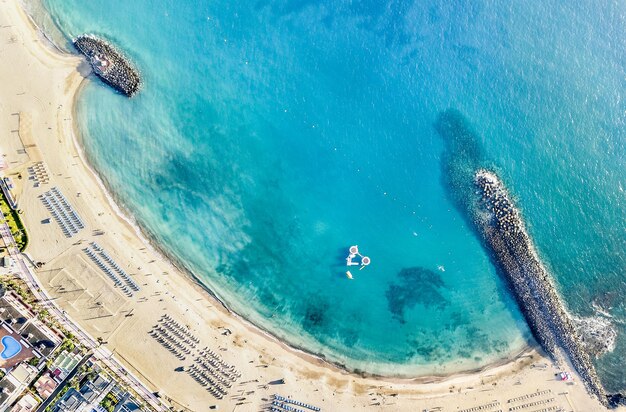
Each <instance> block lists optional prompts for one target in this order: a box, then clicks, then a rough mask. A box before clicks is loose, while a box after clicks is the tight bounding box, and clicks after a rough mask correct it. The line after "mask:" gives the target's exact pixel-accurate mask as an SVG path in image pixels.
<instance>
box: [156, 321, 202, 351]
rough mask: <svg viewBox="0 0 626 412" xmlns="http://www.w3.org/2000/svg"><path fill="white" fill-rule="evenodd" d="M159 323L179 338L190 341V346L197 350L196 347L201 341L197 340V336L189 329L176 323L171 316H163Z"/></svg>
mask: <svg viewBox="0 0 626 412" xmlns="http://www.w3.org/2000/svg"><path fill="white" fill-rule="evenodd" d="M159 323H161V324H162V325H163V327H165V328H166V329H168V330H170V331H171V332H172V333H174V334H175V335H176V336H178V337H179V338H181V339H186V340H189V341H190V343H189V344H190V345H191V347H193V348H195V347H196V345H197V344H199V343H200V340H199V339H198V338H196V337H195V336H193V334H192V333H191V332H190V331H189V329H187V328H186V327H185V326H183V325H181V324H180V323H178V322H176V321H175V320H174V319H172V318H171V317H170V316H169V315H163V316H161V319H160V320H159Z"/></svg>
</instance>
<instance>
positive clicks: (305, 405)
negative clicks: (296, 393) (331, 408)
mask: <svg viewBox="0 0 626 412" xmlns="http://www.w3.org/2000/svg"><path fill="white" fill-rule="evenodd" d="M274 399H275V400H274V402H276V401H280V402H283V404H282V406H281V405H279V406H281V408H283V409H285V410H287V411H293V410H294V409H293V408H292V409H287V408H286V405H285V404H288V403H290V404H292V405H297V406H301V407H303V408H307V409H310V410H312V411H316V412H318V411H320V408H318V407H317V406H313V405H309V404H308V403H304V402H300V401H297V400H295V399H291V398H285V397H284V396H280V395H277V394H274ZM274 402H272V404H273V405H275V403H274ZM295 411H301V409H295ZM302 412H304V411H302Z"/></svg>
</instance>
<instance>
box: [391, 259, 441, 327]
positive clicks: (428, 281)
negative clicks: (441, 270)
mask: <svg viewBox="0 0 626 412" xmlns="http://www.w3.org/2000/svg"><path fill="white" fill-rule="evenodd" d="M444 286H445V285H444V283H443V280H442V279H441V276H439V274H438V273H435V272H433V271H432V270H429V269H426V268H422V267H412V268H405V269H402V270H401V271H400V272H398V280H397V283H392V284H391V285H390V286H389V289H387V292H386V293H385V295H386V296H387V303H388V305H389V311H390V312H391V313H392V315H393V317H394V318H395V319H396V320H398V321H399V322H400V323H405V320H404V312H405V311H406V310H407V309H411V308H413V307H415V305H418V304H421V305H424V306H425V307H427V308H428V307H437V308H443V307H445V306H446V305H447V304H448V301H447V300H446V298H444V297H443V296H442V295H441V293H439V289H440V288H442V287H444Z"/></svg>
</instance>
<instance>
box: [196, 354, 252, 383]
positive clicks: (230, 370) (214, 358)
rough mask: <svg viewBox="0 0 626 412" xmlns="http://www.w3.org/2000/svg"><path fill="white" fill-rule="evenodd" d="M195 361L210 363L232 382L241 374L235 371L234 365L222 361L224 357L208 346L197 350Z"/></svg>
mask: <svg viewBox="0 0 626 412" xmlns="http://www.w3.org/2000/svg"><path fill="white" fill-rule="evenodd" d="M199 355H200V356H198V358H197V359H196V361H197V362H202V363H203V364H205V365H206V364H208V365H211V366H212V367H214V368H216V369H218V370H219V371H220V372H221V373H222V374H223V375H224V376H226V377H228V378H229V379H231V380H232V381H233V382H234V381H235V380H236V379H237V378H239V377H241V374H240V373H239V372H237V370H236V369H235V367H234V366H232V365H229V364H228V363H226V362H224V359H222V357H221V356H220V355H218V354H217V353H215V352H213V351H212V350H211V349H209V348H204V349H202V350H201V351H200V352H199Z"/></svg>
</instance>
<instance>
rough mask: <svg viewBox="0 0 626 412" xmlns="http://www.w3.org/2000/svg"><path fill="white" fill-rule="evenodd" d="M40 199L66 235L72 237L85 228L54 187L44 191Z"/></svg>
mask: <svg viewBox="0 0 626 412" xmlns="http://www.w3.org/2000/svg"><path fill="white" fill-rule="evenodd" d="M40 199H41V201H42V203H43V205H44V206H45V207H46V209H48V211H49V212H50V214H51V215H52V217H53V218H54V220H55V221H56V222H57V223H58V224H59V226H60V227H61V230H62V231H63V234H64V235H65V236H66V237H72V236H74V235H75V234H77V233H78V231H79V230H81V229H84V228H85V224H84V223H83V221H82V220H81V218H80V217H79V216H78V214H77V213H76V211H75V210H74V208H72V206H70V204H69V203H68V201H67V199H66V198H65V196H63V194H62V193H61V192H60V191H59V190H58V189H57V188H56V187H53V188H52V189H50V190H48V191H47V192H45V193H44V194H43V195H41V196H40Z"/></svg>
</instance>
